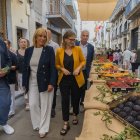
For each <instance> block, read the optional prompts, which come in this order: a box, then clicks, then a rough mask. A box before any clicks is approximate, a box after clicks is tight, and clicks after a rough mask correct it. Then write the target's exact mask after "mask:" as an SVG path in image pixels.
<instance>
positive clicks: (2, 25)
mask: <svg viewBox="0 0 140 140" xmlns="http://www.w3.org/2000/svg"><path fill="white" fill-rule="evenodd" d="M6 20H7V18H6V0H1V1H0V37H2V38H7V32H6Z"/></svg>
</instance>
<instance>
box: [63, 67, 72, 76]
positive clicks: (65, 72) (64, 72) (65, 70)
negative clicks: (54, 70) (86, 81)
mask: <svg viewBox="0 0 140 140" xmlns="http://www.w3.org/2000/svg"><path fill="white" fill-rule="evenodd" d="M61 70H62V72H63V74H64V75H70V74H71V73H70V72H69V71H68V70H67V69H65V68H61Z"/></svg>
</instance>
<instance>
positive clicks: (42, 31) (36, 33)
mask: <svg viewBox="0 0 140 140" xmlns="http://www.w3.org/2000/svg"><path fill="white" fill-rule="evenodd" d="M42 33H46V42H45V45H46V44H47V43H48V38H47V29H45V28H38V29H36V31H35V33H34V36H33V45H34V47H36V45H37V42H36V39H37V37H38V36H39V35H40V34H42Z"/></svg>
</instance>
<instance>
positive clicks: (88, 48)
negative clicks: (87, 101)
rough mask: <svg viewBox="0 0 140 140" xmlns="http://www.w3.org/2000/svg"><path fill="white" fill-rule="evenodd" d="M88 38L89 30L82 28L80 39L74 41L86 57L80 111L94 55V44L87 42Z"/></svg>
mask: <svg viewBox="0 0 140 140" xmlns="http://www.w3.org/2000/svg"><path fill="white" fill-rule="evenodd" d="M88 39H89V31H87V30H83V31H82V32H81V41H80V42H77V43H76V45H77V46H80V47H81V49H82V52H83V54H84V57H85V59H86V66H85V67H84V68H83V74H84V78H85V84H84V86H83V87H82V88H81V100H80V105H81V108H80V110H81V112H82V110H83V109H82V108H83V102H84V97H85V90H86V89H87V79H88V78H89V73H90V69H91V64H92V61H93V56H94V46H93V45H92V44H90V43H88Z"/></svg>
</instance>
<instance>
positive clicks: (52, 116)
mask: <svg viewBox="0 0 140 140" xmlns="http://www.w3.org/2000/svg"><path fill="white" fill-rule="evenodd" d="M54 117H55V109H52V111H51V118H54Z"/></svg>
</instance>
